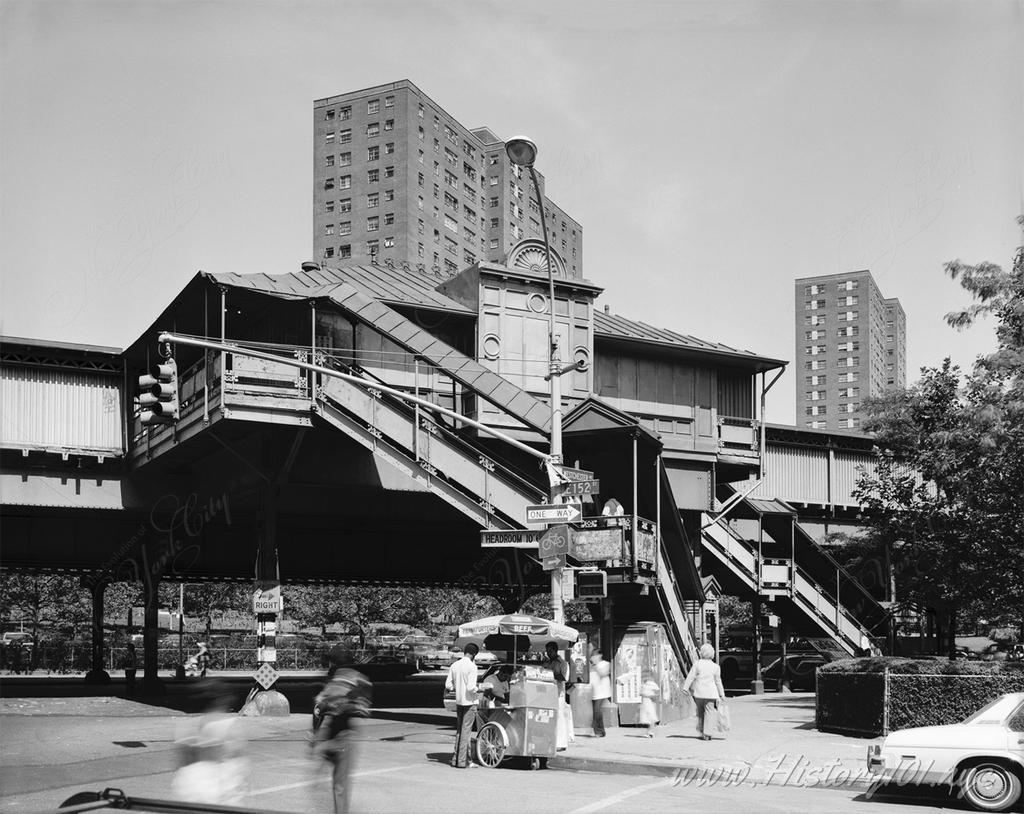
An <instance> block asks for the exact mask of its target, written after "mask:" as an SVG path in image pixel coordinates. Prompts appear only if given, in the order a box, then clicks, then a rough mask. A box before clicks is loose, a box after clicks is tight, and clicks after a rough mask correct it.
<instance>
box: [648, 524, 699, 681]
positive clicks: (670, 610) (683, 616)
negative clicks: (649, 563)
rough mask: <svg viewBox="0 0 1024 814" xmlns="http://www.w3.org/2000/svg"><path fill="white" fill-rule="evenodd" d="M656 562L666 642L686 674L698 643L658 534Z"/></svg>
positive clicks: (662, 539)
mask: <svg viewBox="0 0 1024 814" xmlns="http://www.w3.org/2000/svg"><path fill="white" fill-rule="evenodd" d="M657 559H658V561H657V564H656V568H657V572H656V573H657V577H658V601H659V603H660V604H661V608H662V613H663V615H664V616H665V621H666V622H668V623H669V625H668V629H669V638H670V639H671V641H672V647H673V649H674V650H675V651H676V658H677V659H678V660H679V665H680V667H681V669H682V670H683V672H684V673H685V672H687V671H688V670H689V669H690V668H691V667H692V666H693V665H694V664H696V663H697V657H698V656H697V640H696V637H695V636H694V635H693V627H692V625H691V624H690V616H689V614H687V613H686V603H685V600H684V599H683V597H682V596H681V595H680V593H679V585H678V583H677V582H676V578H675V575H674V574H673V573H672V566H671V565H670V564H669V561H668V552H667V551H666V549H665V538H664V537H662V536H661V535H660V534H659V535H658V558H657Z"/></svg>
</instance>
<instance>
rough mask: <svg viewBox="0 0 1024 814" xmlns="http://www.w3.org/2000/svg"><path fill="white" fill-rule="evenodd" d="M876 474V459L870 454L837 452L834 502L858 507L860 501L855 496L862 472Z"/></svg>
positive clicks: (833, 490)
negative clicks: (854, 491)
mask: <svg viewBox="0 0 1024 814" xmlns="http://www.w3.org/2000/svg"><path fill="white" fill-rule="evenodd" d="M864 470H866V471H867V472H868V473H869V474H874V472H875V459H874V457H873V456H872V455H871V454H870V453H868V452H863V453H857V452H837V453H836V467H835V472H834V473H833V475H832V496H833V497H832V502H833V503H838V504H840V505H842V504H846V505H847V506H857V505H859V501H857V499H856V498H855V497H854V496H853V490H854V488H855V487H856V486H857V480H858V479H859V478H860V476H861V472H862V471H864Z"/></svg>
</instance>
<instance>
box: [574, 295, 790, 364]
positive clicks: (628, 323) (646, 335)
mask: <svg viewBox="0 0 1024 814" xmlns="http://www.w3.org/2000/svg"><path fill="white" fill-rule="evenodd" d="M594 334H595V335H596V336H604V337H610V338H614V339H627V340H634V341H637V342H646V343H653V344H656V345H663V346H666V347H671V348H679V349H685V350H690V351H703V352H705V353H714V354H718V355H721V356H730V357H733V358H735V359H737V360H738V361H748V362H751V363H754V364H756V365H758V366H759V367H763V368H765V369H770V368H774V367H783V366H785V365H786V364H787V363H786V362H785V361H783V360H781V359H770V358H767V357H764V356H759V355H758V354H756V353H753V352H752V351H749V350H741V349H738V348H731V347H729V346H728V345H723V344H722V343H721V342H708V341H706V340H704V339H698V338H697V337H695V336H689V335H686V334H680V333H676V332H675V331H670V330H668V329H667V328H655V327H654V326H652V325H648V324H647V323H646V322H639V321H638V320H633V319H627V318H626V317H623V316H619V315H618V314H610V313H606V312H604V311H599V310H597V309H595V310H594Z"/></svg>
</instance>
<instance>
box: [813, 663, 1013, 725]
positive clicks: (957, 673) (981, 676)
mask: <svg viewBox="0 0 1024 814" xmlns="http://www.w3.org/2000/svg"><path fill="white" fill-rule="evenodd" d="M1008 692H1024V664H1020V663H1013V662H1010V663H1005V662H981V663H979V662H962V661H949V660H931V659H905V658H863V659H846V660H843V661H838V662H833V663H831V664H828V665H823V666H822V667H820V668H819V669H818V686H817V701H816V722H817V727H818V729H821V730H823V731H828V732H841V733H844V734H851V735H866V736H870V737H874V736H877V735H882V734H887V733H888V732H891V731H893V730H896V729H907V728H910V727H917V726H937V725H943V724H952V723H957V722H959V721H962V720H964V719H965V718H967V717H968V716H970V715H971V714H973V713H974V712H976V711H977V710H978V709H980V708H981V707H983V706H984V705H985V704H987V703H988V702H989V701H991V700H993V699H994V698H997V697H998V696H1000V695H1002V694H1004V693H1008Z"/></svg>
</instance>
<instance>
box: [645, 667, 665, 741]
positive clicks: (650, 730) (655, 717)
mask: <svg viewBox="0 0 1024 814" xmlns="http://www.w3.org/2000/svg"><path fill="white" fill-rule="evenodd" d="M660 697H661V688H660V687H659V686H658V683H657V682H656V681H655V680H654V679H653V678H652V677H651V676H650V675H646V676H644V683H643V684H641V685H640V723H642V724H646V725H647V737H648V738H653V737H654V731H655V727H657V725H658V722H659V721H660V720H661V715H659V714H658V699H659V698H660Z"/></svg>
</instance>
